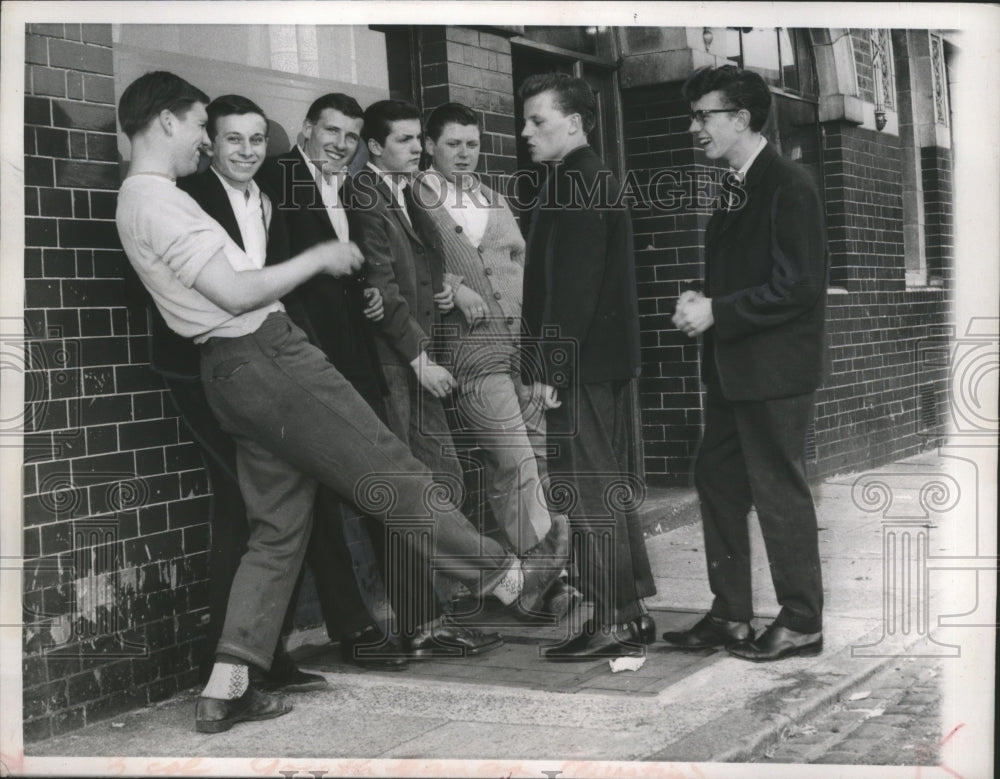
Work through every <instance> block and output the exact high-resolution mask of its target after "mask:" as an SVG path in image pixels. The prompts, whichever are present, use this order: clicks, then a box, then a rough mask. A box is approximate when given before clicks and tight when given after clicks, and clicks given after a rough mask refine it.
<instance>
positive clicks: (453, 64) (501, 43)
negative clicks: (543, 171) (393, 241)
mask: <svg viewBox="0 0 1000 779" xmlns="http://www.w3.org/2000/svg"><path fill="white" fill-rule="evenodd" d="M419 35H420V63H421V64H420V67H421V77H422V85H423V89H422V99H423V106H424V108H425V109H426V110H427V112H428V113H429V112H430V111H431V109H433V108H435V107H436V106H439V105H441V104H442V103H448V102H457V103H463V104H464V105H467V106H469V107H470V108H473V109H475V110H476V111H478V112H479V114H480V115H481V116H482V120H483V134H482V138H481V146H480V158H479V170H480V171H481V172H484V173H490V174H498V175H504V174H506V175H509V174H512V173H513V172H514V171H515V170H516V169H517V148H516V145H515V139H514V132H515V129H514V79H513V75H512V74H513V70H512V65H511V54H510V41H509V40H508V39H507V38H505V37H504V36H502V35H497V34H496V33H490V32H485V31H479V30H473V29H469V28H467V27H421V28H420V31H419Z"/></svg>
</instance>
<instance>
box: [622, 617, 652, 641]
mask: <svg viewBox="0 0 1000 779" xmlns="http://www.w3.org/2000/svg"><path fill="white" fill-rule="evenodd" d="M628 628H629V630H630V631H631V632H632V635H634V636H635V637H636V638H637V639H639V641H641V642H642V643H643V644H647V645H648V644H652V643H653V642H654V641H656V623H655V622H654V621H653V618H652V617H651V616H650V615H649V614H640V615H639V616H638V617H636V618H635V619H632V620H629V622H628Z"/></svg>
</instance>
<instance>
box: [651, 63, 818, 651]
mask: <svg viewBox="0 0 1000 779" xmlns="http://www.w3.org/2000/svg"><path fill="white" fill-rule="evenodd" d="M684 96H685V97H686V98H687V99H688V100H690V101H691V128H690V132H691V134H692V135H693V136H694V140H695V142H696V143H697V144H698V145H699V146H700V147H701V148H702V149H703V150H704V152H705V155H706V156H707V157H708V158H709V159H711V160H722V161H724V162H727V163H728V164H729V165H730V167H731V168H732V169H733V170H734V171H735V174H734V175H735V177H736V180H737V181H738V182H740V188H741V190H742V191H741V192H738V193H737V194H739V195H740V196H739V197H736V198H729V199H728V203H726V205H725V206H724V207H723V208H720V209H719V210H717V211H716V212H715V213H714V214H713V216H712V218H711V221H710V222H709V224H708V228H707V230H706V233H705V283H704V293H701V292H695V291H688V292H685V293H684V294H683V295H681V297H680V299H679V300H678V302H677V310H676V313H675V314H674V317H673V322H674V324H675V325H676V326H677V327H678V328H679V329H680V330H681V331H682V332H684V333H685V334H686V335H688V336H689V337H691V338H696V337H698V336H699V335H704V354H703V359H702V374H703V375H702V378H703V380H704V382H705V385H706V402H705V431H704V435H703V437H702V442H701V447H700V450H699V452H698V457H697V460H696V462H695V486H696V487H697V490H698V495H699V498H700V500H701V513H702V525H703V528H704V533H705V556H706V558H707V562H708V579H709V586H710V587H711V590H712V593H713V595H714V600H713V602H712V607H711V610H710V611H709V613H708V614H707V615H705V616H704V617H703V618H702V619H701V620H700V621H699V622H698V623H696V624H695V625H694V626H693V627H692V628H690V629H689V630H684V631H676V632H668V633H665V634H664V636H663V638H664V640H665V641H666V642H667V644H669V645H670V646H673V647H676V648H679V649H691V650H701V649H705V648H710V647H722V646H724V647H726V649H727V650H728V651H729V652H730V653H731V654H733V655H735V656H736V657H740V658H743V659H745V660H751V661H754V662H763V661H771V660H779V659H781V658H783V657H791V656H794V655H802V656H806V655H815V654H819V653H820V652H821V651H822V649H823V633H822V609H823V584H822V577H821V573H820V561H819V548H818V541H817V532H816V511H815V507H814V505H813V500H812V495H811V494H810V491H809V485H808V483H807V481H806V473H805V462H804V456H803V453H804V449H805V438H806V429H807V428H808V426H809V420H810V417H811V415H812V410H813V398H814V394H815V390H816V388H817V387H818V386H819V384H820V381H821V378H822V363H823V322H824V310H825V304H826V276H827V251H826V240H825V236H824V229H823V213H822V206H821V204H820V199H819V195H818V193H817V191H816V187H815V185H814V184H813V183H812V181H811V179H810V178H809V176H808V174H807V173H806V172H805V171H804V170H803V169H802V168H801V167H799V166H797V165H795V164H794V163H792V162H790V161H788V160H785V159H784V158H782V157H781V156H779V154H778V152H777V150H776V149H775V148H774V147H773V146H771V145H770V144H769V143H767V141H766V140H765V139H764V137H763V136H762V135H761V129H762V127H763V125H764V122H765V121H766V120H767V116H768V110H769V108H770V104H771V93H770V91H769V90H768V88H767V84H766V83H765V82H764V80H763V79H762V78H761V77H760V76H759V75H758V74H756V73H752V72H750V71H742V70H739V69H737V68H735V67H733V66H730V65H727V66H724V67H721V68H715V69H713V68H704V69H701V70H699V71H696V72H695V73H694V74H692V76H691V77H690V78H689V79H688V81H687V83H686V84H685V85H684ZM751 505H753V506H755V507H756V509H757V515H758V518H759V520H760V527H761V531H762V534H763V536H764V543H765V547H766V549H767V556H768V560H769V562H770V568H771V577H772V580H773V582H774V589H775V594H776V595H777V599H778V603H779V604H780V605H781V611H780V612H779V614H778V617H777V619H775V621H774V622H773V623H772V624H771V625H769V626H768V627H767V629H766V630H765V631H764V632H763V633H762V634H761V635H760V636H759V637H757V638H755V637H754V630H753V628H752V627H751V625H750V619H751V617H752V616H753V602H752V597H751V595H752V591H751V584H750V542H749V531H748V527H747V515H748V513H749V511H750V507H751Z"/></svg>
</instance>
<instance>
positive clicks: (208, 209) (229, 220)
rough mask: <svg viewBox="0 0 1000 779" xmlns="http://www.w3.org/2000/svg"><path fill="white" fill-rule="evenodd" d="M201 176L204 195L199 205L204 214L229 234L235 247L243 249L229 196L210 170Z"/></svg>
mask: <svg viewBox="0 0 1000 779" xmlns="http://www.w3.org/2000/svg"><path fill="white" fill-rule="evenodd" d="M202 176H203V177H204V185H205V189H204V193H205V195H204V197H203V198H200V201H201V202H200V203H199V205H200V206H201V207H202V209H203V210H204V211H205V213H206V214H208V215H209V216H210V217H212V219H214V220H215V221H216V222H218V223H219V224H220V225H222V227H223V229H224V230H225V231H226V232H227V233H229V237H230V238H232V239H233V241H234V242H235V243H236V245H237V246H239V247H240V248H241V249H245V248H246V247H245V246H244V245H243V235H242V234H241V233H240V226H239V223H238V222H237V221H236V214H234V213H233V206H232V204H231V203H230V202H229V195H228V194H227V193H226V188H225V187H224V186H222V182H221V181H219V177H218V176H216V175H215V174H214V173H213V172H212V171H211V170H206V171H205V172H204V173H203V174H202Z"/></svg>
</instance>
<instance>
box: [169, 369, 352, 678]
mask: <svg viewBox="0 0 1000 779" xmlns="http://www.w3.org/2000/svg"><path fill="white" fill-rule="evenodd" d="M164 381H165V383H166V385H167V388H168V389H169V390H170V397H171V399H172V400H173V403H174V405H175V406H176V408H177V410H178V411H179V412H180V414H181V417H182V418H183V419H184V422H185V423H186V424H187V426H188V429H189V430H190V431H191V435H192V437H193V438H194V440H195V442H196V443H197V444H198V446H199V448H200V449H201V454H202V460H203V461H204V464H205V469H206V470H207V471H208V478H209V484H210V486H211V489H212V495H211V499H210V500H211V502H210V508H209V523H210V526H211V531H212V546H211V550H210V553H209V594H208V600H209V616H210V622H209V626H208V632H207V639H208V641H207V646H206V655H205V664H209V663H211V662H212V660H213V658H214V655H215V648H216V645H217V644H218V641H219V635H220V634H221V632H222V625H223V623H224V622H225V618H226V604H227V603H228V601H229V593H230V589H231V588H232V584H233V578H234V577H235V576H236V570H237V569H238V568H239V565H240V559H241V558H242V557H243V554H244V552H246V549H247V539H248V538H249V536H250V527H249V525H248V523H247V510H246V505H245V504H244V503H243V495H242V493H241V492H240V485H239V479H238V477H237V474H236V443H235V441H233V438H232V436H230V435H229V434H228V433H226V432H225V431H224V430H223V429H222V428H221V427H220V426H219V423H218V422H217V421H216V419H215V416H214V415H213V414H212V410H211V408H210V407H209V405H208V400H207V399H206V397H205V390H204V388H203V387H202V383H201V379H181V378H173V377H167V376H165V377H164ZM306 559H307V561H308V563H309V566H310V569H311V570H312V572H313V578H314V579H315V580H316V589H317V594H318V596H319V602H320V608H321V610H322V613H323V618H324V621H325V622H326V626H327V632H329V633H331V637H333V636H334V635H339V634H340V633H346V632H352V631H355V630H361V629H362V628H364V627H365V626H367V625H370V624H371V622H372V618H371V616H370V615H369V613H368V612H367V610H366V609H365V608H364V604H363V602H362V600H361V595H360V593H359V592H358V585H357V581H356V579H355V577H354V570H353V564H352V561H351V557H350V554H349V552H348V549H347V546H346V543H345V540H344V535H343V527H342V522H341V517H340V514H339V505H338V504H336V503H335V504H333V505H332V506H329V505H327V506H323V505H320V504H318V505H317V509H316V517H315V521H314V522H313V530H312V536H311V538H310V543H309V548H308V550H307V552H306ZM299 581H301V577H299ZM294 603H295V597H294V594H293V598H292V601H291V603H290V604H289V606H288V608H287V609H286V611H285V617H284V622H283V630H282V632H283V633H287V632H288V631H290V630H291V628H292V616H293V613H294ZM280 649H281V646H280V642H279V644H278V646H277V647H276V651H277V652H278V654H280Z"/></svg>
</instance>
